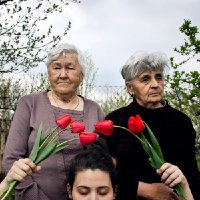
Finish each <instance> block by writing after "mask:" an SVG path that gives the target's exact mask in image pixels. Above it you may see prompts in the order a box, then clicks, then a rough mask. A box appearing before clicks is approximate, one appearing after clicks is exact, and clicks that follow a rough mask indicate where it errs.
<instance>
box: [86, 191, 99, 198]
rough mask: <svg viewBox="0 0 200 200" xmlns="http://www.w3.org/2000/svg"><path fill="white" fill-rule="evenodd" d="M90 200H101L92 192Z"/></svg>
mask: <svg viewBox="0 0 200 200" xmlns="http://www.w3.org/2000/svg"><path fill="white" fill-rule="evenodd" d="M88 200H99V198H98V195H97V193H96V192H92V193H91V195H90V198H89V199H88Z"/></svg>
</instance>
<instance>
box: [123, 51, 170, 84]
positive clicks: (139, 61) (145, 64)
mask: <svg viewBox="0 0 200 200" xmlns="http://www.w3.org/2000/svg"><path fill="white" fill-rule="evenodd" d="M169 68H170V67H169V64H168V58H167V56H166V55H165V54H163V53H161V52H154V53H147V52H144V51H140V52H136V53H134V54H133V55H132V56H130V57H129V59H128V60H127V61H126V63H125V65H124V66H123V67H122V70H121V75H122V77H123V79H124V80H125V81H126V82H130V81H132V79H133V78H134V77H136V76H137V75H140V74H141V73H142V72H144V71H146V70H148V69H159V70H160V71H161V72H162V74H163V75H165V74H166V73H167V71H168V70H169Z"/></svg>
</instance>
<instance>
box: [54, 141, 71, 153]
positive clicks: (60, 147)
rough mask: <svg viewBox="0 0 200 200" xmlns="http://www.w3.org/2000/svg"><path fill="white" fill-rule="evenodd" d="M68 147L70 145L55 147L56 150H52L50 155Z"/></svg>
mask: <svg viewBox="0 0 200 200" xmlns="http://www.w3.org/2000/svg"><path fill="white" fill-rule="evenodd" d="M69 145H70V144H63V145H60V146H57V147H56V149H55V150H54V152H53V153H52V155H53V154H55V153H57V152H59V151H61V150H62V149H64V148H67V147H68V146H69Z"/></svg>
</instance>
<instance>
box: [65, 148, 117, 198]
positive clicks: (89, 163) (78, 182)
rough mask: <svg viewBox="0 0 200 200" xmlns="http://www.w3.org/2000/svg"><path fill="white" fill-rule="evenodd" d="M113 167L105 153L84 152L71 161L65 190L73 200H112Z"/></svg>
mask: <svg viewBox="0 0 200 200" xmlns="http://www.w3.org/2000/svg"><path fill="white" fill-rule="evenodd" d="M116 189H117V188H116V177H115V166H114V163H113V161H112V158H111V156H110V155H108V154H107V153H104V152H102V151H98V150H86V151H83V152H81V153H79V154H78V155H77V156H75V157H74V159H73V160H72V162H71V164H70V167H69V171H68V184H67V190H68V194H69V197H70V198H71V199H73V200H84V199H87V200H97V199H98V200H113V199H115V194H116Z"/></svg>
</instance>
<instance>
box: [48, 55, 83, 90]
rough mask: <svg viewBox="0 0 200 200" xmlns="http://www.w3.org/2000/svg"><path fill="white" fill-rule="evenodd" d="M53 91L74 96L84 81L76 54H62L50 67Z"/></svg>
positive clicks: (49, 76)
mask: <svg viewBox="0 0 200 200" xmlns="http://www.w3.org/2000/svg"><path fill="white" fill-rule="evenodd" d="M48 78H49V81H50V84H51V87H52V90H53V91H54V92H55V93H58V94H74V93H75V92H76V90H77V88H78V86H79V84H80V83H81V81H82V79H83V74H82V71H81V66H80V64H79V62H78V58H77V55H76V54H75V53H67V54H62V55H61V56H60V57H58V59H57V60H55V61H53V62H52V63H51V64H50V65H49V66H48Z"/></svg>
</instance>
